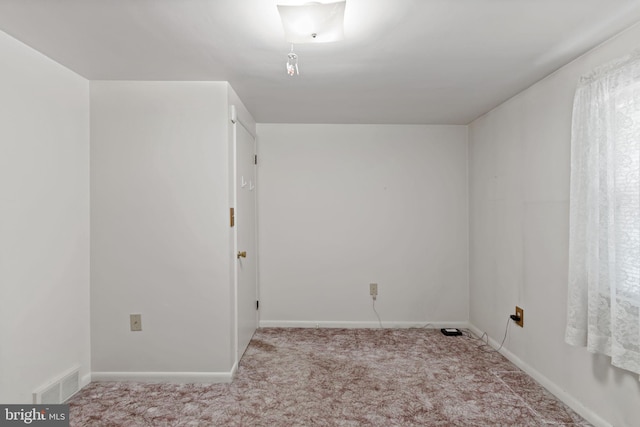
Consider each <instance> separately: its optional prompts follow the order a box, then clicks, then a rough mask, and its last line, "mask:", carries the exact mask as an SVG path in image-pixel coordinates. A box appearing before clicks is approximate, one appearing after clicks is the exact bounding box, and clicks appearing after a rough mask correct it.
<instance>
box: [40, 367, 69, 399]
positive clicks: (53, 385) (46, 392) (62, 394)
mask: <svg viewBox="0 0 640 427" xmlns="http://www.w3.org/2000/svg"><path fill="white" fill-rule="evenodd" d="M78 390H80V369H79V368H77V367H76V368H73V369H70V370H68V371H66V372H65V373H63V374H62V375H59V376H57V377H55V378H54V379H52V380H51V381H48V382H47V383H46V384H45V385H43V386H42V387H40V388H39V389H38V390H36V391H35V392H34V393H33V403H34V404H47V403H51V404H58V403H64V402H65V401H66V400H67V399H69V398H70V397H71V396H73V395H74V394H76V393H77V392H78Z"/></svg>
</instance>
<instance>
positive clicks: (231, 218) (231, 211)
mask: <svg viewBox="0 0 640 427" xmlns="http://www.w3.org/2000/svg"><path fill="white" fill-rule="evenodd" d="M229 224H230V225H231V227H233V226H234V225H236V213H235V210H234V209H233V208H229Z"/></svg>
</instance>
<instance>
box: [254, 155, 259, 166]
mask: <svg viewBox="0 0 640 427" xmlns="http://www.w3.org/2000/svg"><path fill="white" fill-rule="evenodd" d="M253 164H254V165H257V164H258V155H257V154H254V155H253Z"/></svg>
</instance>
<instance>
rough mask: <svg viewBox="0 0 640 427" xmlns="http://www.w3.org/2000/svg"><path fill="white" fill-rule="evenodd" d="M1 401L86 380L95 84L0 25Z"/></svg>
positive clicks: (23, 398)
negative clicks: (72, 372) (71, 373)
mask: <svg viewBox="0 0 640 427" xmlns="http://www.w3.org/2000/svg"><path fill="white" fill-rule="evenodd" d="M0 57H1V58H2V65H1V66H0V402H2V403H31V399H32V396H31V393H32V392H33V391H35V389H36V388H39V387H40V386H42V385H44V384H46V383H47V382H48V381H50V380H51V379H54V378H55V377H57V376H59V375H60V374H62V373H63V372H64V371H67V370H68V369H70V368H73V367H75V366H79V367H80V375H81V377H83V380H84V381H85V382H87V381H88V380H89V373H90V340H89V82H88V81H87V80H85V79H83V78H82V77H80V76H78V75H77V74H74V73H73V72H71V71H69V70H68V69H66V68H64V67H62V66H61V65H59V64H57V63H55V62H53V61H51V60H50V59H48V58H46V57H45V56H43V55H42V54H40V53H38V52H36V51H34V50H33V49H31V48H29V47H27V46H25V45H23V44H22V43H20V42H18V41H17V40H15V39H13V38H11V37H9V36H7V35H6V34H4V33H2V32H0Z"/></svg>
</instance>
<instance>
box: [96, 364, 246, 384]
mask: <svg viewBox="0 0 640 427" xmlns="http://www.w3.org/2000/svg"><path fill="white" fill-rule="evenodd" d="M234 373H235V366H234V370H232V371H230V372H92V373H91V380H92V381H95V382H99V381H102V382H114V381H123V382H142V383H171V384H188V383H209V384H213V383H230V382H231V381H232V380H233V375H234Z"/></svg>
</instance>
